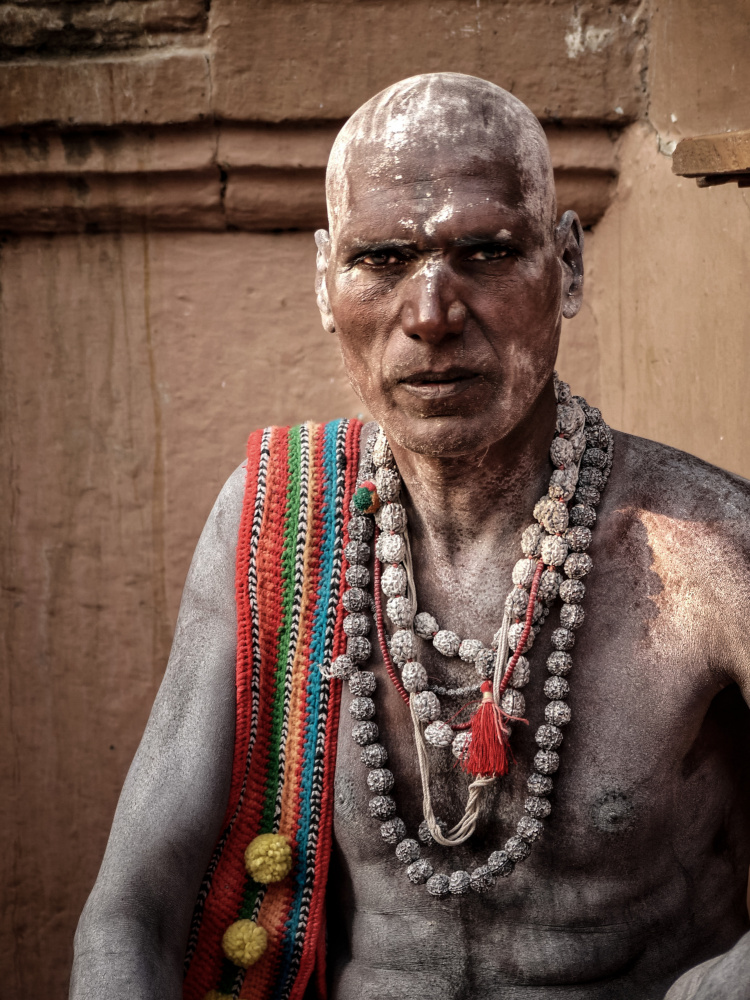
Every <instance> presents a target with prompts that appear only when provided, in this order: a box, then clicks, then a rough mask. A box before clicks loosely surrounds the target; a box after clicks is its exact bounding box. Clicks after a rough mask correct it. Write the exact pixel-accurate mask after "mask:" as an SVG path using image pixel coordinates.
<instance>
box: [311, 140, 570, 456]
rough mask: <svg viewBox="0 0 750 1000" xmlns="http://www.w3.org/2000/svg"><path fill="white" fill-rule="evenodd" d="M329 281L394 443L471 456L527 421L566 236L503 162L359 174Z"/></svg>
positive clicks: (354, 374) (549, 362)
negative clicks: (530, 199) (561, 243)
mask: <svg viewBox="0 0 750 1000" xmlns="http://www.w3.org/2000/svg"><path fill="white" fill-rule="evenodd" d="M340 207H341V211H340V212H339V213H338V219H337V225H336V228H335V230H334V232H333V234H332V245H331V253H330V258H329V263H328V271H327V275H326V285H327V288H328V294H329V298H330V303H331V310H332V313H333V317H334V322H335V326H336V330H337V331H338V335H339V339H340V343H341V349H342V353H343V357H344V363H345V365H346V369H347V372H348V375H349V377H350V379H351V381H352V384H353V385H354V387H355V389H356V390H357V392H358V393H359V395H360V397H361V398H362V400H363V401H364V403H365V404H366V405H367V407H368V408H369V410H370V412H371V413H372V414H373V416H374V417H375V419H376V420H377V421H378V422H379V423H381V424H382V425H383V427H384V428H385V429H386V431H387V433H388V434H389V436H390V437H391V439H392V440H394V441H395V442H397V443H398V444H400V445H401V446H402V447H406V448H408V449H410V450H412V451H416V452H420V453H423V454H431V455H436V456H437V455H443V456H449V455H452V456H458V455H462V454H468V453H472V452H476V451H478V450H480V449H484V448H487V447H489V446H490V445H492V444H494V443H495V442H496V441H499V440H501V439H503V438H506V437H507V436H508V435H509V434H511V433H512V432H513V431H514V430H515V429H516V428H518V427H519V425H522V424H523V423H524V422H525V421H527V420H528V419H530V417H531V415H532V413H533V410H534V408H535V405H536V403H537V400H538V398H539V396H540V394H541V392H542V389H543V388H544V386H545V385H546V384H548V382H549V380H550V376H551V373H552V369H553V366H554V361H555V357H556V354H557V344H558V338H559V331H560V317H561V311H560V303H561V294H562V291H561V287H562V277H563V272H564V268H562V267H561V248H560V246H559V239H558V240H557V241H556V238H555V234H554V233H553V232H552V231H551V227H550V224H549V220H548V219H547V218H546V217H545V215H544V213H543V211H542V210H541V209H536V214H535V213H534V210H533V209H532V208H530V207H529V202H528V201H527V200H526V199H525V198H524V195H523V191H522V188H521V183H520V179H519V177H518V174H517V171H516V170H515V169H514V168H513V167H512V166H511V165H509V164H507V163H503V162H494V163H491V164H490V163H481V162H479V163H478V162H477V160H476V159H475V160H473V161H472V160H469V159H468V158H467V159H465V160H464V161H463V162H462V161H461V160H460V159H459V158H458V157H456V156H455V154H453V155H451V156H450V157H445V158H444V162H442V163H434V162H432V163H425V162H423V158H419V157H417V156H415V155H414V154H412V155H411V156H409V155H406V156H403V155H402V156H401V158H400V162H399V163H398V164H397V165H395V166H393V167H392V169H390V170H388V171H387V172H386V176H385V177H384V176H383V172H382V171H381V172H380V173H379V175H378V177H377V179H376V180H375V179H373V177H372V176H371V175H370V174H369V173H368V172H367V170H366V169H362V170H361V171H359V172H357V171H356V169H352V170H351V171H350V174H349V190H348V196H347V199H346V203H345V204H343V205H342V206H340Z"/></svg>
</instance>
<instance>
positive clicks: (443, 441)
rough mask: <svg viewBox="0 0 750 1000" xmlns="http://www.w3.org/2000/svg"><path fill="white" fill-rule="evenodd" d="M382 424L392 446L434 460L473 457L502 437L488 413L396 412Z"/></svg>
mask: <svg viewBox="0 0 750 1000" xmlns="http://www.w3.org/2000/svg"><path fill="white" fill-rule="evenodd" d="M381 423H382V426H383V429H384V430H385V432H386V434H387V436H388V439H389V440H390V441H391V442H392V443H393V444H395V445H396V446H398V447H401V448H405V449H406V450H407V451H412V452H415V453H416V454H418V455H424V456H426V457H431V458H460V457H461V456H462V455H471V454H474V453H475V452H477V451H479V450H480V449H482V448H487V447H488V446H489V445H490V444H492V443H493V442H494V441H496V440H497V439H498V437H500V436H502V429H501V428H500V434H498V428H497V427H495V426H493V424H494V422H493V421H492V419H491V416H490V414H488V413H486V412H484V413H478V412H472V413H470V414H467V413H440V414H431V413H430V414H424V413H420V414H413V413H405V412H403V411H402V410H396V411H392V412H391V413H389V414H388V416H387V417H386V418H385V419H384V420H382V421H381Z"/></svg>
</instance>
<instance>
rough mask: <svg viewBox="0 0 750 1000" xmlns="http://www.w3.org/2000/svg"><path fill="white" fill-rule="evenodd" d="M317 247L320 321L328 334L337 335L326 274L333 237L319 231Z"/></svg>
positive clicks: (316, 290) (316, 235)
mask: <svg viewBox="0 0 750 1000" xmlns="http://www.w3.org/2000/svg"><path fill="white" fill-rule="evenodd" d="M315 245H316V246H317V248H318V254H317V258H316V262H315V268H316V272H317V273H316V275H315V294H316V298H317V302H318V309H319V310H320V319H321V322H322V323H323V329H324V330H325V331H326V332H327V333H335V332H336V325H335V323H334V322H333V313H332V312H331V303H330V300H329V298H328V288H327V287H326V272H327V270H328V259H329V257H330V253H331V237H330V235H329V234H328V231H327V230H325V229H318V230H316V232H315Z"/></svg>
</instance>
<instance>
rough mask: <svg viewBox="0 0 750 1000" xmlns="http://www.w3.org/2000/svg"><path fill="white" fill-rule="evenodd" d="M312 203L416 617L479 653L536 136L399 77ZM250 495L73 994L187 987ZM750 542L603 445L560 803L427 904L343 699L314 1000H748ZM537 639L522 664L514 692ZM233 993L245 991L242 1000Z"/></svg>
mask: <svg viewBox="0 0 750 1000" xmlns="http://www.w3.org/2000/svg"><path fill="white" fill-rule="evenodd" d="M327 195H328V205H329V220H330V226H331V229H330V233H327V232H322V231H321V232H319V233H317V234H316V241H317V244H318V282H317V291H318V304H319V306H320V310H321V316H322V319H323V324H324V326H325V328H326V329H327V330H329V331H330V332H331V334H332V335H333V334H334V333H335V334H336V335H337V337H338V339H339V343H340V346H341V350H342V354H343V357H344V361H345V364H346V369H347V372H348V375H349V378H350V379H351V382H352V385H353V386H354V388H355V390H356V391H357V393H358V394H359V396H360V397H361V399H362V400H363V402H364V404H365V405H366V406H367V408H368V409H369V411H370V412H371V413H372V414H373V416H374V418H375V420H376V421H377V423H378V424H379V425H380V426H381V427H382V428H383V430H384V432H385V434H386V436H387V439H388V442H389V444H390V447H391V449H392V452H393V456H394V459H395V464H396V467H397V469H398V473H399V474H400V477H401V481H402V493H401V498H402V503H403V505H404V508H405V511H406V514H407V516H408V525H409V535H410V543H411V550H412V555H413V567H414V583H415V587H416V589H417V592H418V597H419V606H420V609H429V611H430V612H431V613H432V614H434V616H435V617H436V618H437V620H438V621H439V622H441V623H446V624H445V627H447V628H450V629H452V630H454V631H455V632H456V633H458V634H459V635H462V636H471V637H477V638H478V639H479V640H481V641H482V642H483V643H484V644H485V645H487V646H489V645H490V642H491V639H492V636H493V634H494V632H495V630H496V629H497V627H498V618H499V616H500V617H501V616H502V608H503V606H504V603H505V599H506V594H507V593H508V587H509V581H510V577H511V570H512V568H513V566H514V563H515V562H516V560H517V559H518V557H519V554H520V539H521V534H522V532H523V529H524V528H525V527H526V525H528V524H529V521H530V520H531V511H532V509H533V508H534V505H535V503H536V501H537V500H538V498H539V497H540V496H542V495H544V494H545V492H546V489H547V484H548V483H549V480H550V475H551V473H552V466H551V464H550V460H549V448H550V442H551V440H552V438H553V435H554V433H555V420H556V415H555V414H556V410H555V392H554V383H553V368H554V363H555V357H556V353H557V347H558V340H559V336H560V331H561V325H562V319H563V318H568V319H569V318H572V317H573V316H575V315H576V313H577V311H578V309H579V308H580V304H581V298H582V288H583V267H582V249H583V235H582V231H581V227H580V224H579V222H578V219H577V217H576V216H575V214H574V213H572V212H565V213H564V214H563V215H562V217H561V218H560V220H559V221H557V208H556V204H555V193H554V184H553V177H552V170H551V165H550V159H549V153H548V150H547V145H546V141H545V137H544V133H543V131H542V129H541V127H540V125H539V123H538V122H537V120H536V119H535V118H534V116H533V115H532V114H531V113H530V112H529V111H528V109H527V108H526V107H525V106H524V105H523V104H521V103H520V102H519V101H518V100H516V99H515V98H514V97H512V96H511V95H510V94H508V93H506V92H505V91H503V90H501V89H500V88H498V87H495V86H493V85H492V84H489V83H487V82H485V81H481V80H478V79H475V78H473V77H467V76H462V75H457V74H433V75H427V76H420V77H415V78H412V79H409V80H405V81H403V82H401V83H399V84H396V85H395V86H393V87H391V88H389V89H388V90H386V91H384V92H383V93H382V94H379V95H377V96H376V97H374V98H373V99H372V100H371V101H369V102H368V103H367V104H365V105H364V106H363V107H362V108H360V109H359V111H358V112H357V113H356V114H355V115H353V116H352V118H351V119H350V120H349V122H347V124H346V125H345V126H344V128H343V129H342V132H341V133H340V135H339V137H338V139H337V141H336V143H335V145H334V149H333V152H332V154H331V160H330V164H329V171H328V178H327ZM571 377H572V378H573V379H574V377H575V373H571ZM573 391H575V384H573ZM605 416H606V414H605ZM371 433H372V428H371V427H365V428H364V429H363V432H362V440H363V442H365V443H366V442H368V441H371ZM365 452H366V449H365ZM244 479H245V473H244V470H242V469H239V470H237V472H235V473H234V475H233V476H232V477H231V478H230V479H229V481H228V482H227V484H226V486H225V487H224V489H223V490H222V493H221V495H220V496H219V499H218V500H217V503H216V506H215V507H214V510H213V511H212V513H211V516H210V518H209V520H208V523H207V525H206V528H205V530H204V532H203V534H202V536H201V539H200V542H199V544H198V548H197V550H196V554H195V558H194V560H193V564H192V566H191V569H190V574H189V577H188V581H187V584H186V588H185V593H184V597H183V602H182V606H181V609H180V616H179V620H178V625H177V631H176V635H175V642H174V647H173V650H172V655H171V657H170V661H169V666H168V669H167V673H166V675H165V679H164V683H163V685H162V688H161V690H160V692H159V695H158V698H157V701H156V704H155V706H154V710H153V712H152V715H151V718H150V720H149V724H148V728H147V730H146V733H145V735H144V738H143V741H142V744H141V746H140V748H139V750H138V753H137V755H136V758H135V760H134V762H133V766H132V768H131V771H130V773H129V775H128V779H127V782H126V784H125V788H124V790H123V794H122V798H121V801H120V805H119V807H118V811H117V815H116V818H115V822H114V825H113V829H112V835H111V838H110V842H109V845H108V848H107V853H106V856H105V859H104V863H103V865H102V870H101V873H100V875H99V878H98V880H97V883H96V886H95V887H94V890H93V892H92V894H91V897H90V899H89V902H88V903H87V906H86V909H85V911H84V915H83V917H82V919H81V924H80V926H79V931H78V934H77V939H76V964H75V970H74V977H73V987H72V996H73V997H74V998H75V1000H93V998H97V1000H98V998H105V997H106V998H107V1000H134V998H136V997H137V998H138V1000H146V998H149V1000H157V998H158V1000H177V998H178V997H179V996H180V994H181V988H182V987H181V983H182V968H183V956H184V954H185V948H186V942H187V937H188V929H189V926H190V919H191V913H192V912H193V908H194V904H195V900H196V896H197V894H198V889H199V886H200V884H201V879H202V876H203V873H204V872H205V870H206V868H207V866H208V864H209V859H210V858H211V856H212V852H213V850H214V847H215V844H216V841H217V838H218V837H219V835H220V833H221V831H222V821H223V817H224V813H225V810H226V807H227V802H228V799H229V795H230V787H229V786H230V776H231V773H232V756H233V748H234V720H235V710H236V698H235V673H234V671H235V658H236V646H237V643H236V627H237V617H236V611H235V592H234V580H235V559H236V556H237V555H238V554H239V553H238V545H237V537H238V528H239V523H240V516H241V511H242V506H243V493H244ZM748 524H750V486H749V485H748V483H747V482H745V481H744V480H741V479H739V478H737V477H736V476H732V475H730V474H729V473H726V472H723V471H721V470H719V469H716V468H713V467H711V466H709V465H707V464H705V463H703V462H700V461H698V460H697V459H695V458H692V457H691V456H689V455H686V454H683V453H680V452H676V451H674V450H673V449H670V448H666V447H665V446H663V445H659V444H656V443H654V442H649V441H644V440H641V439H638V438H634V437H631V436H629V435H625V434H620V433H616V434H615V436H614V463H613V466H612V470H611V476H610V479H609V483H608V485H607V486H606V489H605V490H604V494H603V499H602V502H601V506H600V508H599V512H598V519H597V522H596V525H595V528H594V531H593V540H592V542H591V546H590V549H589V552H590V554H591V557H592V559H593V564H594V569H593V571H592V572H591V574H590V576H589V577H588V578H587V581H586V585H587V594H586V601H585V607H586V620H585V624H584V625H583V627H582V628H581V630H580V632H579V633H578V638H577V642H576V647H575V664H576V666H575V672H574V675H572V676H571V693H570V705H571V708H572V715H573V718H572V722H571V724H570V726H569V727H568V728H567V729H566V732H565V746H564V748H563V751H561V753H562V754H564V767H562V768H561V773H560V777H559V780H558V781H557V784H556V786H555V791H554V793H553V794H552V796H551V799H550V800H551V803H552V812H551V815H550V817H549V819H548V820H546V821H545V827H546V829H545V834H544V837H543V838H542V839H541V841H539V842H538V843H536V844H534V850H533V852H532V854H531V856H530V857H529V858H528V860H527V861H525V863H524V864H522V865H521V864H519V865H517V866H516V869H515V871H513V873H512V875H510V877H508V878H504V879H497V881H496V883H495V884H494V885H493V886H492V887H491V888H489V889H488V890H487V891H485V892H482V893H481V894H479V893H469V894H468V895H466V896H463V895H461V896H453V897H450V898H447V899H438V898H434V897H433V896H431V895H430V893H428V892H425V891H424V886H410V884H409V882H408V881H405V880H404V877H403V866H401V865H399V863H398V862H397V861H396V860H395V858H394V854H393V848H392V847H389V846H388V845H387V844H384V843H383V842H382V841H381V839H380V838H379V837H378V836H377V823H376V822H374V820H373V818H372V816H371V815H370V813H369V812H368V797H369V793H368V791H367V787H366V785H365V784H364V779H362V780H359V779H360V778H361V777H362V770H363V769H362V763H361V761H360V747H358V746H357V745H355V744H354V743H353V742H352V740H351V739H349V737H348V731H349V728H350V719H349V712H348V709H349V708H350V706H351V702H352V695H351V693H350V692H349V691H348V690H346V688H345V689H344V691H343V694H342V695H341V717H342V720H346V721H342V723H341V726H342V737H341V739H340V740H338V744H337V745H338V749H337V755H336V758H335V797H334V807H335V808H334V814H333V818H332V835H333V851H332V857H331V866H332V867H331V872H330V876H329V879H328V896H327V910H328V941H327V951H328V985H329V991H330V994H331V996H332V997H333V998H334V1000H354V998H356V1000H365V998H382V997H391V998H396V997H408V998H410V1000H433V998H434V997H445V998H446V1000H464V998H466V1000H468V998H478V997H483V998H484V997H491V998H513V1000H552V998H559V997H566V998H576V1000H605V998H606V1000H610V998H623V1000H624V998H627V1000H641V998H642V1000H646V998H661V997H664V996H665V994H668V997H669V1000H688V998H695V1000H709V998H710V1000H739V998H747V997H750V935H748V926H749V925H750V924H749V921H748V912H747V906H746V898H745V896H746V886H747V874H748V864H749V863H750V796H749V795H748V790H749V786H750V753H748V750H750V726H749V725H748V723H749V722H750V712H749V711H748V708H747V699H748V696H749V695H750V654H749V653H748V648H747V643H746V641H745V634H744V633H745V628H746V620H747V617H748V613H750V574H749V573H748V565H747V550H748V544H749V542H750V530H749V529H748ZM363 579H364V577H363ZM498 609H500V613H499V612H498ZM386 624H388V623H387V622H386ZM389 627H390V626H389ZM551 627H552V626H550V625H548V626H547V627H546V628H542V629H541V631H540V634H539V637H538V639H537V642H536V644H535V646H534V648H533V650H532V651H531V652H530V653H529V660H530V662H531V666H532V671H534V670H536V675H535V676H536V677H539V676H540V672H541V671H542V670H543V666H542V665H543V664H544V662H545V660H546V658H547V656H548V654H549V653H550V652H551V649H552V646H551V640H550V630H551ZM391 630H392V629H391ZM422 646H423V647H424V648H420V659H421V660H422V662H423V663H424V665H425V667H426V668H427V672H428V674H429V676H430V678H432V679H435V680H436V681H437V682H438V684H439V685H443V686H444V687H450V686H451V685H453V686H456V685H460V684H462V683H465V678H466V667H465V664H463V663H462V661H461V660H460V659H459V658H458V657H450V656H448V657H445V656H440V655H439V654H438V653H437V651H436V650H435V649H434V648H433V647H432V646H430V645H429V644H428V643H422ZM368 667H369V669H371V670H372V671H373V673H374V674H375V675H376V677H377V678H378V687H377V693H376V694H375V695H374V696H373V697H374V698H375V699H376V701H377V710H378V724H379V727H380V731H381V736H382V739H383V742H384V743H385V742H387V749H388V754H389V760H388V768H389V769H390V771H391V772H392V774H393V776H394V778H395V788H396V791H395V792H394V796H395V798H396V802H397V806H398V810H399V815H400V816H401V817H402V818H403V820H404V821H405V823H406V827H407V829H409V830H415V829H416V828H417V826H418V825H419V823H420V822H421V820H422V819H423V812H422V793H421V790H422V786H421V778H420V769H419V765H418V759H417V753H416V750H415V743H414V739H415V737H414V733H413V728H412V720H411V719H410V716H409V710H408V708H407V707H406V706H405V705H404V703H403V701H402V700H401V698H400V697H399V694H398V691H397V690H396V688H395V687H394V686H393V685H391V684H390V683H388V682H387V680H386V679H385V668H384V664H383V660H382V657H381V656H380V654H377V653H373V655H372V658H371V660H370V663H369V665H368ZM541 683H542V681H541V679H540V680H539V682H538V684H536V685H535V682H534V680H533V679H532V681H531V682H530V684H529V686H528V687H527V688H526V689H525V694H526V704H527V709H526V714H527V716H528V718H529V719H530V720H531V719H538V718H539V717H540V716H543V714H544V708H543V706H544V698H543V695H542V691H541ZM332 690H334V689H333V688H332ZM743 695H744V700H743ZM533 728H534V727H533V726H523V725H520V724H519V725H516V726H514V727H513V729H514V731H513V735H512V741H513V744H512V746H513V753H514V755H515V758H516V761H517V763H516V765H515V766H514V767H513V768H511V771H510V773H509V774H508V775H507V776H506V777H504V778H502V779H501V780H498V781H496V782H494V783H493V784H492V786H491V787H490V788H489V790H488V791H487V794H486V795H485V797H484V800H483V802H484V804H483V806H482V808H481V810H480V812H479V815H478V817H477V820H476V829H475V830H474V834H473V836H472V837H471V838H470V839H468V840H467V841H466V842H465V843H463V844H461V845H460V846H457V847H454V848H447V847H437V846H436V845H434V844H433V845H432V852H433V853H432V855H431V856H432V858H433V860H434V863H435V867H436V870H438V867H439V868H440V870H443V869H446V870H455V869H461V870H465V871H467V872H472V871H475V870H476V868H477V865H479V864H481V863H483V859H485V858H486V856H487V852H488V851H490V850H493V849H494V847H496V846H498V843H500V842H501V838H503V839H504V838H505V836H507V833H508V831H509V830H512V827H513V824H514V823H515V822H516V821H517V818H518V815H519V814H520V813H521V812H522V809H523V802H524V799H525V796H526V795H527V792H526V780H527V778H528V775H529V772H530V770H531V760H532V758H534V754H535V752H536V749H537V748H536V746H535V744H534V733H533ZM468 781H469V779H468V778H467V776H466V775H465V774H463V772H462V771H461V769H458V768H455V767H452V766H450V765H449V764H448V763H447V762H446V758H445V756H442V757H441V756H440V753H436V754H435V755H434V756H433V759H432V775H431V789H432V797H433V800H434V802H435V803H436V812H438V814H442V815H445V816H446V817H447V818H448V819H449V820H450V821H451V822H454V821H455V820H457V819H458V818H459V817H460V815H461V811H462V809H463V803H464V802H465V799H466V794H467V784H468ZM696 963H700V964H699V965H697V966H696ZM691 967H692V968H691ZM686 970H688V971H686ZM308 974H309V973H308ZM683 974H684V975H683ZM253 975H254V967H253V966H250V968H249V969H248V970H247V973H246V977H245V979H244V985H243V986H242V990H243V995H245V993H247V995H251V994H252V995H256V994H255V993H253V990H254V989H255V986H254V981H253ZM677 980H679V981H677ZM241 982H242V980H241V979H237V980H236V981H235V983H236V985H235V987H234V992H235V995H236V992H237V991H238V990H239V989H240V984H241ZM304 987H305V983H304V982H299V981H298V982H297V984H296V986H295V990H296V992H294V993H293V994H292V995H294V996H301V994H302V991H303V990H304ZM309 988H310V990H311V991H312V990H313V989H314V987H313V986H312V981H311V985H310V987H309ZM269 989H272V987H269ZM217 995H231V993H229V994H226V990H225V992H224V993H222V991H221V990H220V991H219V993H218V994H217ZM258 995H266V994H261V993H258ZM267 995H269V996H270V995H272V993H271V992H269V993H268V994H267ZM279 995H281V994H279ZM285 995H286V994H285ZM310 995H312V992H311V994H310Z"/></svg>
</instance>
